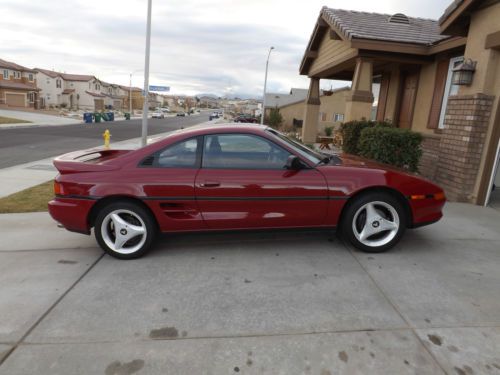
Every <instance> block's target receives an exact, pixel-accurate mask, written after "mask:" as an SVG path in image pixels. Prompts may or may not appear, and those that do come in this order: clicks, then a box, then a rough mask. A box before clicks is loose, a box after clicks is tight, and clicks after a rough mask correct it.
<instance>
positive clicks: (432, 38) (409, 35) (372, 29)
mask: <svg viewBox="0 0 500 375" xmlns="http://www.w3.org/2000/svg"><path fill="white" fill-rule="evenodd" d="M321 16H322V17H323V19H324V20H325V21H326V22H327V23H328V24H329V25H330V26H332V27H334V28H335V29H337V30H339V31H340V32H341V33H342V34H343V35H344V36H345V37H346V38H347V39H373V40H383V41H391V42H400V43H401V42H402V43H412V44H420V45H427V46H428V45H432V44H435V43H437V42H439V41H441V40H444V39H447V38H449V36H447V35H441V34H440V30H439V23H438V21H435V20H430V19H424V18H413V17H407V16H404V15H402V14H397V15H394V16H395V17H394V18H393V20H392V21H390V20H391V17H392V15H389V14H380V13H368V12H358V11H353V10H343V9H331V8H328V7H323V9H322V10H321ZM406 19H407V20H408V23H405V21H406Z"/></svg>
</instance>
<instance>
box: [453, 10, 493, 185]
mask: <svg viewBox="0 0 500 375" xmlns="http://www.w3.org/2000/svg"><path fill="white" fill-rule="evenodd" d="M499 20H500V3H497V4H494V5H491V6H489V7H487V8H484V9H481V10H479V11H476V12H474V13H473V14H472V16H471V23H470V27H469V34H468V37H467V45H466V48H465V55H464V56H465V58H466V59H467V58H471V59H472V60H474V61H477V65H476V72H475V74H474V78H473V82H472V85H471V86H462V87H461V88H460V90H459V95H475V94H478V93H482V94H486V95H491V96H494V99H493V105H492V108H491V114H492V115H491V117H490V120H489V124H488V130H487V132H486V139H487V140H490V142H489V143H488V144H486V145H485V147H484V149H483V153H482V157H481V163H480V165H479V176H478V177H479V178H478V179H477V181H476V185H475V189H474V195H477V194H478V192H479V189H480V181H481V179H483V178H486V179H488V180H489V177H490V176H491V173H492V171H491V170H486V168H485V164H486V161H487V160H486V157H487V153H488V151H489V149H490V148H494V149H496V147H497V144H498V143H497V142H498V140H497V139H494V140H493V139H491V138H492V133H493V127H494V126H500V119H498V118H497V117H498V113H499V111H498V106H499V96H500V67H499V65H500V51H497V50H494V49H485V48H484V47H485V41H486V37H487V35H488V34H490V33H494V32H498V31H500V22H499ZM484 174H486V175H485V176H483V175H484Z"/></svg>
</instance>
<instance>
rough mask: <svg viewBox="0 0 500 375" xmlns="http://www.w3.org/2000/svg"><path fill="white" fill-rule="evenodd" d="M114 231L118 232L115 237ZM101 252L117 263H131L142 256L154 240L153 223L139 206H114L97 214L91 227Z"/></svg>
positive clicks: (130, 204) (154, 228) (129, 204)
mask: <svg viewBox="0 0 500 375" xmlns="http://www.w3.org/2000/svg"><path fill="white" fill-rule="evenodd" d="M116 228H118V229H119V231H120V232H119V233H120V234H119V235H118V236H117V235H116V233H117V231H116ZM94 232H95V237H96V240H97V243H98V244H99V246H101V248H102V249H103V250H104V251H105V252H106V253H107V254H109V255H111V256H112V257H115V258H118V259H135V258H139V257H141V256H143V255H144V254H146V253H147V252H148V251H149V249H150V248H151V245H152V244H153V242H154V239H155V237H156V232H157V229H156V222H155V220H154V218H153V217H152V215H151V214H150V213H149V212H148V211H147V209H145V208H144V207H142V206H140V205H139V204H136V203H133V202H127V201H122V202H114V203H111V204H109V205H107V206H105V207H104V208H103V209H101V210H100V211H99V213H98V214H97V217H96V220H95V226H94Z"/></svg>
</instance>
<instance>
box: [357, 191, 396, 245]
mask: <svg viewBox="0 0 500 375" xmlns="http://www.w3.org/2000/svg"><path fill="white" fill-rule="evenodd" d="M399 226H400V220H399V215H398V213H397V211H396V209H395V208H394V207H393V206H391V205H390V204H389V203H386V202H382V201H374V202H369V203H366V204H364V205H363V206H361V207H360V208H359V209H358V210H357V211H356V213H355V215H354V218H353V220H352V230H353V232H354V236H355V237H356V239H357V240H358V241H359V242H361V243H362V244H363V245H365V246H369V247H380V246H384V245H386V244H388V243H389V242H391V241H392V240H393V239H394V237H396V235H397V233H398V230H399Z"/></svg>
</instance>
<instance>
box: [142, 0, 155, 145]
mask: <svg viewBox="0 0 500 375" xmlns="http://www.w3.org/2000/svg"><path fill="white" fill-rule="evenodd" d="M152 2H153V1H152V0H148V22H147V28H146V56H145V60H144V106H143V108H142V146H143V147H144V146H146V145H147V143H148V109H149V105H148V99H149V53H150V45H151V7H152Z"/></svg>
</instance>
